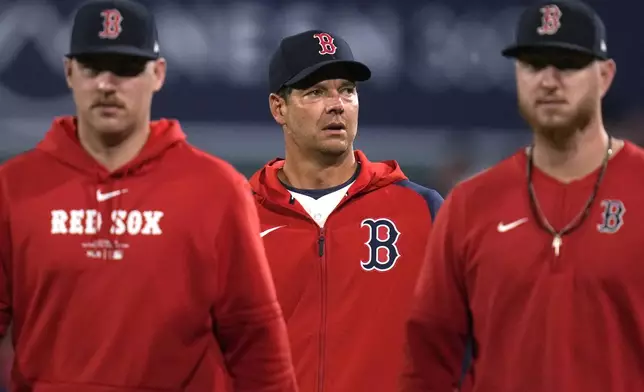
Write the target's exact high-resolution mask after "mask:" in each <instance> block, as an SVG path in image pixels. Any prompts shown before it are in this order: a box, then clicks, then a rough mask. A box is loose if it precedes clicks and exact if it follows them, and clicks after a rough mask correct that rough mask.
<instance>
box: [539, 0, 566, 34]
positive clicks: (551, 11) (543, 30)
mask: <svg viewBox="0 0 644 392" xmlns="http://www.w3.org/2000/svg"><path fill="white" fill-rule="evenodd" d="M541 14H542V15H541V26H539V28H537V33H539V34H540V35H553V34H555V33H556V32H557V31H559V28H560V27H561V15H562V14H561V10H560V9H559V7H557V6H556V5H554V4H552V5H547V6H545V7H543V8H541Z"/></svg>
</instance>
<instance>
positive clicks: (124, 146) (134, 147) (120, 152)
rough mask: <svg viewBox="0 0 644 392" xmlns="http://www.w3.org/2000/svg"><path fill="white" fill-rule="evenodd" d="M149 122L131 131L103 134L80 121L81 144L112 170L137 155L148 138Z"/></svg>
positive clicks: (93, 156)
mask: <svg viewBox="0 0 644 392" xmlns="http://www.w3.org/2000/svg"><path fill="white" fill-rule="evenodd" d="M149 134H150V126H149V123H148V122H146V123H145V126H144V127H137V128H135V129H133V130H131V131H124V132H121V133H117V134H111V135H104V134H103V135H102V134H100V133H99V132H97V131H96V130H93V129H91V128H90V127H89V126H87V125H83V123H82V122H81V121H80V120H79V121H78V138H79V140H80V144H81V146H83V148H84V149H85V151H87V153H88V154H89V155H90V156H91V157H92V158H94V159H95V160H96V161H97V162H98V163H100V164H101V165H102V166H103V167H105V168H106V169H107V170H108V171H110V172H112V171H114V170H116V169H118V168H120V167H122V166H124V165H125V164H127V163H128V162H130V161H131V160H132V159H134V157H136V156H137V155H138V154H139V152H140V151H141V149H143V146H144V145H145V143H146V142H147V140H148V136H149Z"/></svg>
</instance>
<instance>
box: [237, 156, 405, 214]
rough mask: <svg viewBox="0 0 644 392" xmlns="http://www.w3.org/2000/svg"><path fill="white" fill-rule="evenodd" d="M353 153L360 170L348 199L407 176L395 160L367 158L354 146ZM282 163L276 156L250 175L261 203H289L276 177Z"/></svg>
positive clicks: (285, 192) (283, 188) (282, 186)
mask: <svg viewBox="0 0 644 392" xmlns="http://www.w3.org/2000/svg"><path fill="white" fill-rule="evenodd" d="M354 154H355V157H356V161H358V162H360V173H359V174H358V178H356V181H355V182H354V183H353V185H351V187H350V188H349V191H348V192H347V194H348V197H347V199H349V198H351V197H353V196H356V195H359V194H364V193H367V192H372V191H374V190H377V189H380V188H382V187H385V186H387V185H390V184H392V183H394V182H398V181H402V180H406V179H407V176H405V174H404V173H403V172H402V170H401V169H400V166H399V165H398V162H396V161H393V160H390V161H383V162H370V161H369V160H368V159H367V157H366V155H365V154H364V153H363V152H362V151H360V150H356V151H355V152H354ZM283 166H284V159H282V158H276V159H274V160H272V161H270V162H268V163H267V164H266V165H265V166H264V167H263V168H262V169H260V170H259V171H257V172H256V173H255V174H253V176H252V177H251V179H250V185H251V187H252V189H253V193H254V194H255V197H256V198H257V200H258V201H259V202H260V203H263V202H265V201H270V202H273V203H277V204H281V205H284V206H288V205H289V203H290V201H291V194H290V193H289V192H288V190H287V189H286V188H285V187H284V185H283V184H282V182H281V181H280V180H279V178H278V177H277V173H278V172H279V170H280V169H281V168H282V167H283Z"/></svg>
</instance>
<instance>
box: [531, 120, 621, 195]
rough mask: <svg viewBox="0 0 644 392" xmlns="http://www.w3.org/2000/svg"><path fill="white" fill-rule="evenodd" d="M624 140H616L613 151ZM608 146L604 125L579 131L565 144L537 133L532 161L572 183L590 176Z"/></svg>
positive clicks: (564, 180) (549, 173)
mask: <svg viewBox="0 0 644 392" xmlns="http://www.w3.org/2000/svg"><path fill="white" fill-rule="evenodd" d="M622 145H623V143H620V142H619V141H615V140H613V145H612V149H613V153H615V152H616V151H617V150H618V149H619V148H621V146H622ZM607 148H608V134H607V133H606V130H605V129H604V127H603V125H601V124H600V125H599V126H596V127H592V128H588V129H585V130H582V131H579V132H576V133H575V134H574V135H573V136H572V137H571V139H570V140H569V141H568V143H566V144H565V146H555V145H554V144H553V143H551V142H550V141H548V140H545V139H544V138H542V137H540V136H539V135H537V136H535V139H534V149H533V152H532V154H533V162H534V165H535V166H536V167H538V168H539V169H540V170H541V171H543V172H545V173H546V174H548V175H549V176H551V177H553V178H556V179H557V180H560V181H563V182H571V181H574V180H577V179H580V178H583V177H585V176H587V175H588V174H590V173H592V172H593V171H594V170H596V169H597V168H598V167H599V166H601V164H602V163H603V161H604V158H605V156H606V149H607Z"/></svg>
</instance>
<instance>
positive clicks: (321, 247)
mask: <svg viewBox="0 0 644 392" xmlns="http://www.w3.org/2000/svg"><path fill="white" fill-rule="evenodd" d="M325 250H326V249H325V238H324V228H322V229H321V230H320V235H319V237H318V256H319V257H320V346H319V358H318V392H323V391H324V370H325V366H324V365H325V362H326V355H325V347H326V311H327V309H326V307H327V298H326V289H327V287H326V285H327V276H326V257H325V253H326V252H325Z"/></svg>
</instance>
